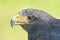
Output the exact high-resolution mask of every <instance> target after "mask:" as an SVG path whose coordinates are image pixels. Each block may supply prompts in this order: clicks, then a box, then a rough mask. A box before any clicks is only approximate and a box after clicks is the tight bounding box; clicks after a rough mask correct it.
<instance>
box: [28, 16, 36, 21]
mask: <svg viewBox="0 0 60 40" xmlns="http://www.w3.org/2000/svg"><path fill="white" fill-rule="evenodd" d="M27 18H28V20H34V19H36V18H35V17H34V16H27Z"/></svg>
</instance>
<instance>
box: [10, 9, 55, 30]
mask: <svg viewBox="0 0 60 40" xmlns="http://www.w3.org/2000/svg"><path fill="white" fill-rule="evenodd" d="M53 19H54V18H53V17H52V16H50V15H49V14H47V13H46V12H44V11H42V10H38V9H24V10H21V11H20V12H19V13H18V14H17V15H16V16H14V17H13V18H12V19H11V21H10V23H11V26H12V27H13V25H21V26H22V28H24V29H25V30H26V31H33V30H37V29H41V28H42V27H45V26H48V24H49V21H51V20H53Z"/></svg>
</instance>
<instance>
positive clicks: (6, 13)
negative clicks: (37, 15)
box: [0, 0, 60, 40]
mask: <svg viewBox="0 0 60 40" xmlns="http://www.w3.org/2000/svg"><path fill="white" fill-rule="evenodd" d="M26 8H37V9H40V10H43V11H45V12H47V13H49V14H50V15H52V16H54V17H55V18H59V19H60V0H0V40H28V34H27V32H26V31H24V30H23V29H22V28H21V27H20V26H19V25H17V26H15V27H14V28H13V29H12V28H11V26H10V19H11V18H12V17H13V16H15V15H16V14H17V13H18V12H19V11H20V10H22V9H26Z"/></svg>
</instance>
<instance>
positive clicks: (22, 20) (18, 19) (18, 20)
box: [10, 15, 28, 28]
mask: <svg viewBox="0 0 60 40" xmlns="http://www.w3.org/2000/svg"><path fill="white" fill-rule="evenodd" d="M10 24H11V27H12V28H13V25H25V24H28V20H27V17H26V16H19V15H16V16H15V17H13V18H12V19H11V21H10Z"/></svg>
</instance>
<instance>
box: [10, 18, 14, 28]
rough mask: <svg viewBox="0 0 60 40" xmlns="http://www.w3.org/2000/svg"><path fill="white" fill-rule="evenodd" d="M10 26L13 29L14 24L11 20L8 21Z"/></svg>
mask: <svg viewBox="0 0 60 40" xmlns="http://www.w3.org/2000/svg"><path fill="white" fill-rule="evenodd" d="M10 25H11V27H12V28H13V25H14V23H13V20H12V19H11V21H10Z"/></svg>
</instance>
